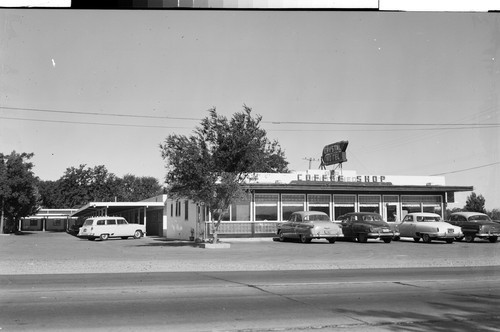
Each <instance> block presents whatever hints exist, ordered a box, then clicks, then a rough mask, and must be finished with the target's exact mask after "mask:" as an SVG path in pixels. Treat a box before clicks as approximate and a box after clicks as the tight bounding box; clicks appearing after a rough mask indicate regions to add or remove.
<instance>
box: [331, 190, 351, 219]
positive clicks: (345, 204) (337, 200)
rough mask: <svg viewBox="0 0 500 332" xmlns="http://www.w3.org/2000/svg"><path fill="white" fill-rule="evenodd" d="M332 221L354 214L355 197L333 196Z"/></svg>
mask: <svg viewBox="0 0 500 332" xmlns="http://www.w3.org/2000/svg"><path fill="white" fill-rule="evenodd" d="M333 204H334V220H336V219H337V218H338V217H340V216H341V215H343V214H346V213H349V212H355V208H356V205H355V204H356V196H354V195H333Z"/></svg>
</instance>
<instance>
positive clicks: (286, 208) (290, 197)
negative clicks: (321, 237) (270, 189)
mask: <svg viewBox="0 0 500 332" xmlns="http://www.w3.org/2000/svg"><path fill="white" fill-rule="evenodd" d="M304 203H305V195H303V194H282V195H281V206H282V209H281V210H282V214H281V220H288V219H289V218H290V215H291V214H292V213H293V212H295V211H304Z"/></svg>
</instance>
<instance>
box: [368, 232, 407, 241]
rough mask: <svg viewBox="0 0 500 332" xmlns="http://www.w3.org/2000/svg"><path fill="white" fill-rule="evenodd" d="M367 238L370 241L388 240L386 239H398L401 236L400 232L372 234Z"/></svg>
mask: <svg viewBox="0 0 500 332" xmlns="http://www.w3.org/2000/svg"><path fill="white" fill-rule="evenodd" d="M366 236H367V237H368V238H370V239H378V238H386V237H390V238H393V237H397V236H400V234H399V232H370V233H367V234H366Z"/></svg>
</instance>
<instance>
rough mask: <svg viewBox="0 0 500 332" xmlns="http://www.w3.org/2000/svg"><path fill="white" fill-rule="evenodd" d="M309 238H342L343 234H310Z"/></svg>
mask: <svg viewBox="0 0 500 332" xmlns="http://www.w3.org/2000/svg"><path fill="white" fill-rule="evenodd" d="M309 237H310V238H313V239H331V238H339V237H344V234H310V235H309Z"/></svg>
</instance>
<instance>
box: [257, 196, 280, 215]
mask: <svg viewBox="0 0 500 332" xmlns="http://www.w3.org/2000/svg"><path fill="white" fill-rule="evenodd" d="M278 199H279V195H278V194H255V220H256V221H263V220H278Z"/></svg>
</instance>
